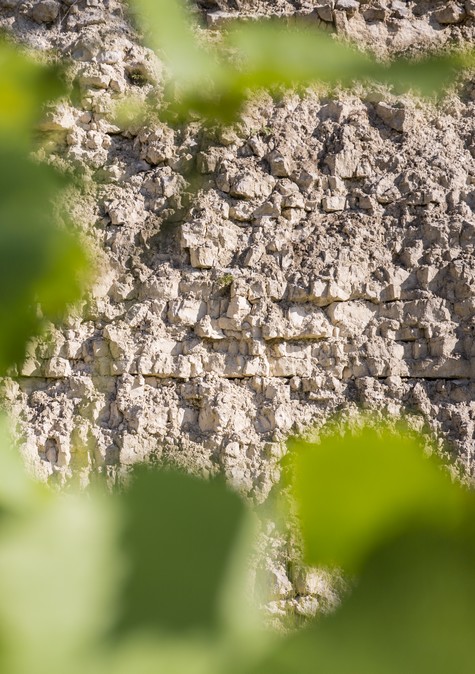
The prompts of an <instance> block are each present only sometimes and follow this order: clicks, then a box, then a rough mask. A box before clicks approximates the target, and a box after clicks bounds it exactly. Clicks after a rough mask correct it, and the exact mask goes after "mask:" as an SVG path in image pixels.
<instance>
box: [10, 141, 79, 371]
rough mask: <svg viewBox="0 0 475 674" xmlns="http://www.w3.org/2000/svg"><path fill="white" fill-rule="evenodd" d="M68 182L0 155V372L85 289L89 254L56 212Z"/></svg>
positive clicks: (45, 168) (31, 164)
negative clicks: (29, 340) (62, 224)
mask: <svg viewBox="0 0 475 674" xmlns="http://www.w3.org/2000/svg"><path fill="white" fill-rule="evenodd" d="M64 185H65V179H64V178H63V177H62V176H60V175H59V174H58V173H57V172H56V171H54V170H53V169H51V168H50V167H48V166H44V165H40V164H36V163H34V162H33V161H31V160H30V159H28V158H27V157H24V156H23V155H22V154H21V153H18V152H14V151H4V152H3V153H2V155H1V157H0V325H1V326H2V329H1V331H0V372H5V371H6V369H7V368H8V367H9V366H11V365H13V364H14V363H18V362H20V361H21V360H22V358H23V357H24V353H25V347H26V342H27V340H28V339H29V338H30V337H32V336H34V335H37V334H39V332H40V331H41V329H42V326H43V325H44V322H45V320H57V319H59V318H61V317H62V316H63V315H64V312H65V310H66V308H67V304H68V303H72V302H74V301H76V300H78V299H79V298H80V297H81V294H82V292H83V290H84V287H85V282H86V279H87V268H88V259H87V256H86V254H85V252H84V250H83V248H82V247H81V246H80V244H79V242H78V240H77V239H76V238H75V237H74V236H73V235H72V234H71V232H70V231H69V230H67V229H66V228H64V227H63V228H61V227H59V224H58V217H57V215H56V214H55V207H57V206H58V204H57V203H56V206H55V203H54V202H55V201H56V202H57V201H58V199H59V197H60V194H61V190H62V188H63V187H64Z"/></svg>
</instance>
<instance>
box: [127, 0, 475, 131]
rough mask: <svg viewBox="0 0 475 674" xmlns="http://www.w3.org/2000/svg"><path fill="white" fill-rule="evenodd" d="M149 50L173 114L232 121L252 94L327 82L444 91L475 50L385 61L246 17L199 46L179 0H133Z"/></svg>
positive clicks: (307, 32) (298, 28)
mask: <svg viewBox="0 0 475 674" xmlns="http://www.w3.org/2000/svg"><path fill="white" fill-rule="evenodd" d="M130 4H131V6H132V7H133V8H135V9H136V10H137V12H138V18H139V22H140V24H141V26H142V28H143V30H144V32H145V34H146V38H147V40H148V43H149V44H150V46H151V47H153V48H154V49H155V50H156V51H157V52H158V53H159V54H160V55H162V56H163V57H164V58H165V60H166V62H167V65H168V68H169V80H170V82H171V83H172V85H173V86H172V87H171V89H170V91H169V93H168V96H167V99H168V107H169V112H170V111H171V112H172V113H175V114H178V115H179V116H181V117H184V118H186V117H187V116H189V115H190V114H193V113H197V114H199V115H201V116H203V117H205V118H210V119H216V120H218V121H221V122H226V123H229V122H231V121H233V120H234V119H236V117H237V116H238V115H239V113H240V112H241V109H242V106H243V103H244V102H245V101H246V100H247V99H248V98H249V96H250V95H251V94H252V92H253V91H256V90H258V89H262V88H264V89H268V90H270V91H272V92H275V91H276V90H279V89H280V88H282V87H286V88H289V87H290V88H300V89H301V88H302V87H303V88H305V87H307V86H310V85H313V84H316V83H324V84H327V85H341V86H351V85H352V84H354V83H355V82H375V81H376V82H382V83H386V84H389V85H392V86H394V87H395V89H396V90H397V91H408V90H411V89H412V90H414V91H415V92H416V93H420V94H423V95H433V94H440V93H441V92H442V91H443V90H444V89H445V88H446V87H447V86H449V85H451V84H452V83H453V81H454V80H455V78H456V77H457V75H458V73H460V71H461V70H462V69H464V68H468V67H473V64H474V55H473V52H471V51H466V52H459V53H455V52H454V53H447V54H440V53H438V54H436V55H428V56H424V57H422V58H421V57H420V58H417V59H407V58H397V59H394V60H393V61H391V62H390V63H383V62H381V61H377V60H376V59H375V58H372V57H370V56H369V55H368V54H365V53H364V52H363V51H361V50H359V49H357V48H356V47H354V46H352V45H350V44H349V43H348V42H343V41H341V40H337V39H335V37H334V36H330V35H328V33H324V32H322V31H320V30H317V29H315V28H312V27H310V26H309V25H308V23H305V22H302V23H301V24H300V25H299V24H296V25H295V26H289V25H288V24H287V23H286V22H285V21H279V20H273V21H270V20H264V21H249V22H247V23H245V24H242V23H239V22H235V23H234V24H229V26H228V27H227V28H226V30H225V31H224V33H223V36H222V39H221V41H220V42H219V43H218V46H216V45H214V46H212V45H207V47H206V48H205V46H204V43H203V44H201V43H200V42H199V41H198V39H197V37H196V33H194V31H193V29H192V26H193V21H192V18H191V15H190V14H189V13H188V12H187V11H186V6H185V4H184V3H183V2H182V1H181V0H130Z"/></svg>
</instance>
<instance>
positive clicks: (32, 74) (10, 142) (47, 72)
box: [0, 40, 65, 150]
mask: <svg viewBox="0 0 475 674" xmlns="http://www.w3.org/2000/svg"><path fill="white" fill-rule="evenodd" d="M64 92H65V85H64V82H63V80H62V78H61V71H60V69H59V68H58V67H56V66H45V65H41V64H39V63H37V62H35V61H34V60H33V59H30V58H28V57H27V56H25V55H24V54H23V53H22V52H21V51H20V49H19V48H18V47H15V46H13V45H12V44H9V43H8V42H6V41H5V40H3V41H1V42H0V143H1V144H2V146H3V147H5V146H12V147H15V148H16V150H18V149H19V147H21V146H22V145H24V144H26V143H29V142H30V141H31V137H32V132H33V129H34V125H35V124H36V122H38V121H39V119H40V116H41V112H42V108H43V106H44V104H45V103H46V102H48V101H52V100H54V99H56V98H58V96H60V95H61V94H63V93H64Z"/></svg>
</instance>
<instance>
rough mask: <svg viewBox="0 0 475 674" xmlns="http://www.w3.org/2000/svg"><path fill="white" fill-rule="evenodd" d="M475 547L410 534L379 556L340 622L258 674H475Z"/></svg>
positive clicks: (321, 628) (288, 648)
mask: <svg viewBox="0 0 475 674" xmlns="http://www.w3.org/2000/svg"><path fill="white" fill-rule="evenodd" d="M470 533H472V532H470ZM474 540H475V539H474V538H473V536H471V538H470V537H469V536H467V537H465V536H463V535H459V534H457V535H450V534H447V533H445V534H444V533H437V532H434V531H430V530H429V531H428V530H426V529H418V528H409V529H408V531H407V532H406V533H405V534H403V535H402V536H401V537H399V538H398V539H393V540H392V541H391V542H390V543H389V544H388V545H386V546H383V547H382V548H381V549H380V550H378V551H377V553H375V555H374V556H373V557H372V559H371V560H370V561H369V563H368V564H367V566H366V567H365V570H364V573H363V574H362V576H361V578H360V580H359V582H358V585H357V587H356V588H355V590H354V592H353V594H352V595H351V596H350V597H348V598H346V600H345V602H344V604H343V606H342V607H341V608H340V609H338V611H337V612H336V613H335V614H334V615H332V616H329V617H327V618H324V619H322V620H321V621H320V622H319V623H316V624H314V625H312V626H311V627H309V628H307V629H305V630H303V631H302V632H300V633H298V634H297V635H295V636H293V637H291V638H289V639H288V640H287V643H286V644H283V645H282V646H281V647H280V648H277V649H276V651H275V652H274V653H273V654H272V656H271V657H270V658H269V659H268V660H267V661H264V662H261V663H260V664H259V666H258V667H257V668H256V669H255V674H313V673H314V672H322V674H323V673H324V674H350V673H351V674H401V673H402V672H411V673H414V674H447V672H457V674H471V672H473V634H474V630H475V610H474V606H475V574H474V572H473V569H474V567H475V549H474Z"/></svg>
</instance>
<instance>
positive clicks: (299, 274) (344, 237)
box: [0, 0, 475, 614]
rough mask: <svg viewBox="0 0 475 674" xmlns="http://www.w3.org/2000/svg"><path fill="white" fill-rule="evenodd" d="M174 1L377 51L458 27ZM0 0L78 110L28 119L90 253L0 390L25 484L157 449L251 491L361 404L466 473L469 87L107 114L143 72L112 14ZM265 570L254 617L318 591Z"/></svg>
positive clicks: (419, 45) (407, 6)
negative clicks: (402, 424) (65, 174)
mask: <svg viewBox="0 0 475 674" xmlns="http://www.w3.org/2000/svg"><path fill="white" fill-rule="evenodd" d="M197 5H199V8H197V10H198V12H199V13H200V15H201V16H202V18H203V24H204V25H205V26H209V29H211V30H214V29H215V28H216V27H217V26H218V27H219V25H220V24H222V23H225V22H226V21H227V20H229V18H230V17H235V16H238V15H239V16H242V15H245V16H248V17H250V18H252V17H255V16H261V15H273V14H279V15H280V14H282V15H287V16H290V17H292V16H295V15H303V14H306V15H307V16H308V19H309V21H313V22H315V23H316V24H319V25H325V26H326V27H327V28H328V29H329V30H335V31H336V32H337V33H339V34H342V35H343V36H347V37H350V38H354V39H355V40H357V41H358V42H359V43H366V44H367V45H368V46H369V47H371V48H372V49H373V50H374V51H376V52H377V53H379V54H381V55H383V56H384V55H388V54H394V53H396V52H402V51H404V50H409V51H417V50H419V49H421V50H424V49H426V48H427V47H428V46H442V45H444V44H448V43H449V42H450V43H453V42H454V41H455V42H459V43H463V42H465V43H466V42H468V43H471V44H473V40H474V36H475V18H474V17H475V3H474V2H471V1H468V2H465V3H454V2H402V1H400V0H393V1H392V2H385V1H384V0H381V1H380V2H373V1H369V2H356V0H337V1H336V2H334V3H333V2H325V0H323V1H322V2H305V1H303V0H302V2H297V1H294V2H290V1H286V0H272V1H271V0H269V1H264V0H234V1H233V0H229V1H226V0H200V1H199V2H198V3H197ZM0 8H1V9H0V16H1V21H0V25H1V26H2V27H4V28H6V29H7V30H9V31H11V32H13V34H14V35H16V36H17V37H18V38H19V39H20V40H21V41H23V42H26V43H27V44H29V45H30V46H32V47H34V48H35V49H37V50H51V49H54V50H58V51H59V53H60V55H61V58H62V59H66V60H68V61H70V63H71V66H70V71H71V77H72V78H73V79H74V81H75V83H76V85H77V87H76V90H77V92H78V96H77V100H75V102H74V105H73V104H62V105H60V106H58V108H57V109H56V110H55V111H52V112H51V113H50V114H49V115H48V116H47V117H46V118H45V120H44V123H43V125H42V130H43V133H44V135H45V138H46V139H47V140H49V141H50V145H51V147H53V148H54V149H53V150H52V153H53V154H52V156H51V157H50V160H51V161H53V162H55V163H58V164H59V165H61V166H63V167H65V168H66V169H67V168H74V170H76V171H77V172H79V173H82V175H83V176H84V181H85V182H84V184H85V187H83V193H82V194H81V198H80V200H79V202H77V201H76V202H74V200H72V202H71V203H72V205H71V209H72V211H73V214H74V215H75V217H76V219H77V221H78V222H81V221H82V222H85V223H87V224H86V225H85V227H86V229H88V231H89V234H90V236H91V238H92V239H93V240H94V241H95V243H96V245H97V247H98V249H101V250H102V251H103V252H102V253H101V254H100V256H99V266H100V268H101V276H100V279H99V280H98V282H97V283H96V286H95V288H94V289H93V291H92V292H91V293H90V294H89V296H88V297H87V298H86V300H85V302H84V305H83V307H82V308H81V311H80V312H77V313H76V314H75V315H73V316H71V318H70V319H69V321H68V323H67V325H66V326H64V328H62V329H61V330H54V329H52V331H51V336H50V339H48V340H46V341H43V342H41V343H38V344H32V345H31V349H30V352H29V357H28V359H27V361H26V363H25V365H24V367H23V369H22V371H21V372H20V373H19V375H20V376H19V378H18V379H16V380H15V381H7V382H5V384H4V390H5V391H4V392H5V394H6V396H7V397H8V399H9V404H10V406H11V408H12V409H13V410H14V411H15V413H16V414H17V416H18V418H19V422H20V428H21V430H22V432H23V434H24V438H25V441H24V447H25V454H26V456H27V458H28V460H30V461H31V463H32V464H33V465H34V468H35V470H36V471H37V473H39V474H40V475H42V476H43V477H44V478H55V479H59V480H60V482H61V481H64V480H66V479H68V478H69V477H70V476H71V475H72V474H79V475H81V476H82V478H83V479H85V480H86V479H87V476H88V475H89V474H90V473H91V471H102V472H105V473H107V474H109V475H110V476H111V477H112V478H113V477H114V475H116V474H117V472H118V471H120V470H125V469H126V467H127V466H128V465H130V464H132V463H134V462H136V461H140V460H143V459H151V458H156V459H167V460H171V461H174V462H177V463H179V464H181V465H184V466H186V467H188V468H192V469H194V470H197V471H198V472H200V473H202V474H205V475H206V474H212V473H216V472H224V473H225V475H226V476H227V477H228V479H229V480H230V482H231V483H232V484H234V485H235V486H237V487H238V488H239V489H241V490H243V491H244V492H245V493H247V494H248V495H249V496H251V497H252V498H254V499H255V500H256V501H258V502H262V501H264V500H265V498H266V496H267V495H268V493H269V491H270V489H271V487H272V485H273V483H274V482H275V480H276V479H277V477H278V461H279V458H280V457H281V456H282V454H283V452H284V451H285V450H284V440H285V438H286V436H287V435H288V434H289V433H295V432H303V431H305V429H307V428H308V427H311V426H312V425H317V426H318V425H320V424H322V423H323V422H324V421H325V420H327V419H328V418H330V417H331V415H332V414H334V413H335V412H337V411H339V412H342V413H344V414H347V415H352V414H356V412H357V411H358V410H359V409H361V408H364V409H373V410H380V411H381V412H386V413H389V414H390V415H392V416H394V417H398V416H400V415H404V416H406V417H407V418H408V419H409V420H410V423H411V424H412V426H414V427H416V428H420V429H426V430H430V431H431V432H434V433H435V434H436V436H437V437H438V438H439V439H440V442H441V443H442V442H445V441H449V443H450V447H451V451H452V454H453V456H454V458H456V459H457V461H458V462H459V464H460V466H462V467H463V469H464V471H465V474H466V476H467V477H468V479H469V480H470V479H471V477H472V471H473V468H472V465H473V464H472V453H473V434H474V419H475V403H474V394H475V381H474V374H475V345H474V338H473V331H474V322H473V315H474V309H475V295H474V288H475V259H474V244H475V214H474V209H475V164H474V155H475V117H474V110H475V102H474V91H475V90H474V89H473V87H472V85H471V84H470V83H468V84H465V85H463V86H461V87H460V88H459V89H458V90H457V93H451V94H450V95H447V97H446V98H445V99H444V100H443V101H442V103H441V104H440V105H439V106H437V107H436V106H435V105H434V104H432V103H429V102H422V101H418V100H416V99H414V98H410V97H403V98H395V97H393V96H392V95H391V94H390V92H388V91H385V90H383V89H379V90H378V91H379V93H374V92H373V93H372V94H371V95H370V94H369V93H367V92H364V91H360V92H358V94H357V93H356V92H355V93H353V94H348V93H346V94H342V95H341V96H340V97H337V98H326V99H324V98H321V97H320V98H318V97H317V96H316V95H315V94H311V93H309V95H308V96H307V97H305V98H303V99H299V98H298V97H296V96H293V95H288V96H287V97H286V98H285V99H284V100H283V101H281V102H279V103H274V102H273V101H272V100H271V99H270V98H269V97H268V96H267V95H262V96H260V97H259V98H258V99H257V100H256V101H255V102H253V104H252V105H251V106H250V107H249V110H248V111H247V112H246V114H245V115H244V117H243V119H242V121H241V123H240V124H239V125H238V126H237V127H236V128H233V129H229V128H226V129H216V130H214V131H213V132H211V131H209V130H205V129H203V128H202V127H201V126H200V124H198V123H193V124H190V125H188V126H183V127H180V128H175V129H173V128H171V127H168V126H165V125H164V124H161V123H158V122H157V123H151V124H149V125H146V126H143V127H140V126H139V125H137V126H136V127H130V126H128V127H127V126H126V125H124V126H122V127H121V126H120V125H118V124H119V123H116V122H114V121H113V119H112V118H111V116H110V111H111V108H112V106H113V104H114V102H115V101H117V100H118V99H120V98H121V97H122V96H123V95H124V94H131V93H132V94H135V95H137V96H141V95H145V94H146V93H147V92H148V91H149V90H150V89H151V88H152V86H153V84H151V82H153V81H158V82H160V78H161V76H162V67H161V65H160V64H159V63H158V62H157V61H156V59H155V57H154V56H153V55H152V54H151V52H150V51H148V50H147V49H145V48H144V47H143V46H141V44H140V40H139V38H138V37H137V35H136V33H135V32H134V30H133V29H132V28H131V23H130V21H129V18H128V17H127V14H126V12H125V8H124V7H122V6H121V5H120V4H118V3H117V2H116V0H110V1H108V2H107V1H106V0H100V1H99V0H79V1H78V2H71V0H68V1H67V2H57V1H56V0H41V1H40V2H14V1H13V0H0ZM204 30H207V29H204ZM92 179H94V181H95V182H94V181H93V180H92ZM88 181H89V183H88ZM88 184H90V187H89V188H88V187H87V186H88ZM93 184H95V185H96V186H95V187H93V186H92V185H93ZM190 185H193V186H194V188H195V191H190ZM196 188H198V191H196ZM190 195H191V196H190ZM269 540H270V541H271V542H270V543H269V545H271V546H272V545H274V546H275V545H277V543H276V542H275V540H274V539H272V536H270V539H269ZM272 541H274V542H272ZM272 559H273V557H272V555H271V556H270V557H268V558H267V562H266V564H268V565H270V566H271V567H272V568H271V569H270V572H271V576H272V577H273V578H275V588H274V589H273V592H274V598H275V601H276V602H277V604H276V607H277V608H276V611H278V610H279V606H280V604H279V602H284V604H285V606H286V607H288V603H289V601H290V602H294V604H295V610H297V611H298V612H301V613H302V614H307V613H311V612H313V611H314V610H316V608H318V604H319V601H321V602H323V603H325V602H326V603H327V605H328V604H331V602H332V601H333V599H334V598H333V599H332V594H331V590H329V586H328V583H326V581H325V579H324V577H323V576H321V575H318V574H317V575H315V574H314V576H312V575H311V574H310V575H307V576H299V575H298V574H297V576H296V577H294V578H293V579H292V580H293V584H292V583H291V582H290V580H289V579H288V578H287V576H286V571H285V567H284V566H283V565H281V566H278V565H274V566H272V565H273V562H272ZM274 559H275V556H274ZM268 571H269V569H268ZM272 574H273V575H272ZM319 598H320V599H319ZM286 602H287V603H286Z"/></svg>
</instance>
